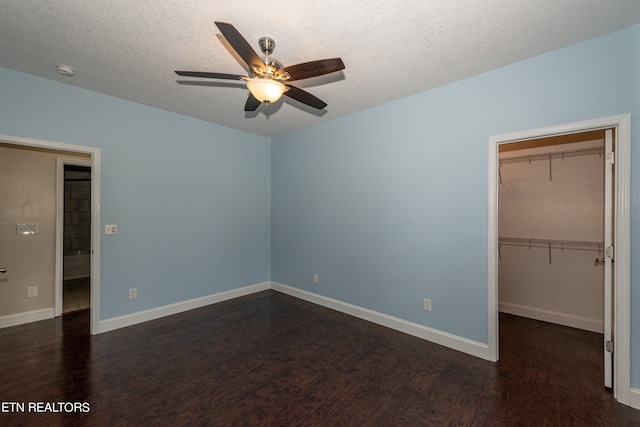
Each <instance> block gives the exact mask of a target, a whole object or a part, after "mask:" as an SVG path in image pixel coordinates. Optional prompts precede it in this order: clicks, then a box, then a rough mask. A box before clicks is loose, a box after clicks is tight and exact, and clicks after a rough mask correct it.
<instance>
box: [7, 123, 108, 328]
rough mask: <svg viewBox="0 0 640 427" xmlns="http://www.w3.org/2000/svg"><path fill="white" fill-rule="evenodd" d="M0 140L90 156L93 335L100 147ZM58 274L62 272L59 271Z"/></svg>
mask: <svg viewBox="0 0 640 427" xmlns="http://www.w3.org/2000/svg"><path fill="white" fill-rule="evenodd" d="M0 141H1V142H3V143H6V144H13V145H18V146H23V147H35V148H44V149H48V150H56V151H62V152H69V153H80V154H89V155H90V156H91V164H90V166H91V245H92V248H93V256H92V257H91V316H90V332H91V334H92V335H95V334H97V333H98V325H99V321H100V200H101V199H100V176H101V172H100V162H101V159H100V155H101V153H100V149H99V148H95V147H87V146H83V145H73V144H67V143H64V142H55V141H47V140H43V139H33V138H25V137H22V136H15V135H4V134H0ZM56 221H57V219H56ZM56 235H57V233H56ZM57 238H58V237H57V236H56V239H57ZM56 252H57V247H56ZM60 255H62V254H60ZM56 265H57V254H56ZM60 274H62V273H61V272H60Z"/></svg>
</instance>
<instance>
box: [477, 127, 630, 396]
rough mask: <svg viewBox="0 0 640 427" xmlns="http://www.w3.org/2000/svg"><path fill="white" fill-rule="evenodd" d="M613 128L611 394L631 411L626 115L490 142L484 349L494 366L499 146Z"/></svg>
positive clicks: (520, 133) (628, 145)
mask: <svg viewBox="0 0 640 427" xmlns="http://www.w3.org/2000/svg"><path fill="white" fill-rule="evenodd" d="M607 128H616V151H615V164H616V167H615V172H614V175H615V178H614V179H615V190H614V191H615V196H614V197H615V208H614V209H615V213H614V221H615V231H614V233H615V237H614V241H615V242H616V262H615V265H614V267H613V268H614V277H615V285H614V286H615V291H614V307H615V308H614V313H613V317H614V325H615V326H614V328H615V331H614V336H615V337H616V344H615V346H616V351H615V353H614V371H613V393H614V396H615V397H616V399H617V400H618V401H619V402H620V403H623V404H625V405H631V403H632V402H631V399H630V396H631V333H630V332H631V328H630V326H631V313H630V309H631V304H630V295H631V267H630V266H631V262H630V261H631V258H630V252H631V249H630V248H631V226H630V210H631V209H630V184H631V156H630V151H631V115H630V114H623V115H619V116H611V117H605V118H600V119H594V120H587V121H583V122H576V123H569V124H564V125H559V126H552V127H546V128H540V129H533V130H527V131H521V132H515V133H509V134H504V135H497V136H492V137H490V138H489V167H488V170H489V181H488V184H489V186H488V325H487V326H488V347H489V359H490V360H493V361H497V360H498V357H499V342H498V336H499V335H498V333H499V331H498V307H499V306H498V167H499V162H498V151H499V150H498V146H499V145H501V144H509V143H513V142H519V141H524V140H530V139H538V138H545V137H550V136H555V135H562V134H570V133H580V132H585V131H590V130H596V129H607Z"/></svg>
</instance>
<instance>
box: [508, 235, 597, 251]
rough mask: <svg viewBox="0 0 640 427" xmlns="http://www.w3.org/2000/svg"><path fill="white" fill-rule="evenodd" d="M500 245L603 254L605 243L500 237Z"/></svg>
mask: <svg viewBox="0 0 640 427" xmlns="http://www.w3.org/2000/svg"><path fill="white" fill-rule="evenodd" d="M498 243H499V244H501V245H507V246H527V247H530V248H551V249H579V250H589V251H598V252H602V251H603V250H604V243H603V242H591V241H586V240H555V239H529V238H524V237H498Z"/></svg>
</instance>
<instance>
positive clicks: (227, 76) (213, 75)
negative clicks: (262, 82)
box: [176, 71, 246, 80]
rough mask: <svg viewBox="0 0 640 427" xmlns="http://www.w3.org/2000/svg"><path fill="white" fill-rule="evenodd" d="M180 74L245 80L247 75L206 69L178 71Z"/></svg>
mask: <svg viewBox="0 0 640 427" xmlns="http://www.w3.org/2000/svg"><path fill="white" fill-rule="evenodd" d="M176 74H177V75H179V76H185V77H204V78H205V79H226V80H245V79H246V76H240V75H237V74H225V73H209V72H206V71H176Z"/></svg>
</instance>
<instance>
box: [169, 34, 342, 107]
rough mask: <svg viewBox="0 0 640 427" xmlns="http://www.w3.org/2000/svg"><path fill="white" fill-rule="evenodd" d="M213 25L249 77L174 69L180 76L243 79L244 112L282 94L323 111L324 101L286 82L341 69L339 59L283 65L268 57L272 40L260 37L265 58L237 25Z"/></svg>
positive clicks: (272, 46) (278, 97)
mask: <svg viewBox="0 0 640 427" xmlns="http://www.w3.org/2000/svg"><path fill="white" fill-rule="evenodd" d="M216 26H217V27H218V29H220V32H221V33H222V35H223V36H224V38H225V39H226V40H227V42H229V44H230V45H231V47H232V48H233V49H234V50H235V51H236V52H237V53H238V55H239V56H240V58H242V60H243V61H244V62H245V63H246V64H247V65H248V66H249V74H250V75H249V76H241V75H236V74H225V73H210V72H206V71H176V74H178V75H179V76H185V77H202V78H207V79H226V80H245V81H246V82H247V88H248V89H249V92H250V93H249V98H248V99H247V102H246V104H245V106H244V111H255V110H256V109H257V108H258V107H259V106H260V104H262V103H264V104H265V105H268V104H271V103H272V102H276V101H277V100H278V99H280V97H281V96H282V95H286V96H288V97H289V98H292V99H295V100H296V101H299V102H302V103H303V104H306V105H309V106H310V107H313V108H317V109H318V110H322V109H323V108H324V107H326V106H327V104H326V103H325V102H324V101H322V100H321V99H319V98H317V97H315V96H313V95H312V94H310V93H309V92H307V91H304V90H302V89H300V88H298V87H295V86H293V85H290V84H289V83H288V82H292V81H295V80H302V79H308V78H311V77H317V76H322V75H324V74H329V73H333V72H335V71H340V70H343V69H344V63H343V62H342V59H340V58H331V59H320V60H317V61H310V62H303V63H300V64H296V65H291V66H289V67H283V66H282V64H280V63H279V62H278V61H277V60H276V59H274V58H270V57H269V55H271V53H273V50H274V48H275V46H276V44H275V42H274V41H273V39H271V38H269V37H261V38H260V40H259V45H260V50H262V53H263V54H264V57H262V58H261V57H260V56H258V54H257V53H256V52H255V50H253V48H251V46H250V45H249V43H248V42H247V41H246V40H245V38H244V37H242V35H241V34H240V32H238V30H236V28H235V27H234V26H233V25H231V24H228V23H226V22H216Z"/></svg>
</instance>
